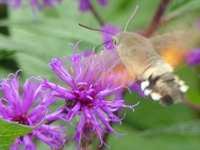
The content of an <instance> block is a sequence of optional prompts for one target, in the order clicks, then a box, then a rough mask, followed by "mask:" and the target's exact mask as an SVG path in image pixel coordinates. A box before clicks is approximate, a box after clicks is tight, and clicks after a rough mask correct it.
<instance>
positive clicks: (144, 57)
mask: <svg viewBox="0 0 200 150" xmlns="http://www.w3.org/2000/svg"><path fill="white" fill-rule="evenodd" d="M136 11H137V9H136ZM136 11H135V12H136ZM135 12H134V13H133V15H132V16H131V18H130V19H129V21H128V22H127V24H126V25H125V28H124V31H123V32H121V33H118V34H117V35H116V36H114V37H113V40H112V41H113V44H114V45H115V47H116V51H117V53H118V55H119V58H120V60H121V63H122V64H120V65H119V66H120V68H121V66H125V69H126V70H127V72H128V74H129V75H130V76H131V77H130V78H131V80H132V82H136V81H140V83H141V84H140V86H141V90H142V91H143V92H144V94H145V95H146V96H149V97H151V98H152V99H153V100H155V101H160V102H161V103H162V104H164V105H170V104H173V103H175V102H180V101H182V102H184V101H185V96H184V94H185V93H186V92H187V90H188V88H189V87H188V86H187V85H186V84H185V82H184V81H183V80H181V79H179V77H178V76H176V75H175V74H174V72H173V68H172V66H171V65H169V64H168V63H167V62H166V61H165V60H164V59H163V58H162V57H161V55H162V53H163V49H166V48H168V47H170V46H175V47H177V48H180V49H185V50H186V49H188V48H189V47H190V45H192V44H194V43H191V41H194V39H199V34H198V36H196V35H195V36H194V33H195V32H184V31H180V32H173V33H167V34H164V35H158V36H154V37H152V38H146V37H144V36H142V35H140V34H138V33H134V32H126V29H127V26H128V24H129V23H130V21H131V20H132V18H133V17H134V15H135ZM79 25H80V26H82V27H84V28H87V29H89V30H94V31H100V32H105V31H102V30H99V29H94V28H90V27H87V26H85V25H82V24H79ZM108 34H110V33H109V32H108ZM184 37H190V39H191V40H188V38H184ZM182 38H184V39H182ZM175 59H176V58H175ZM122 68H123V67H122ZM121 72H122V73H124V71H121ZM128 78H129V77H128ZM130 78H129V79H128V80H130Z"/></svg>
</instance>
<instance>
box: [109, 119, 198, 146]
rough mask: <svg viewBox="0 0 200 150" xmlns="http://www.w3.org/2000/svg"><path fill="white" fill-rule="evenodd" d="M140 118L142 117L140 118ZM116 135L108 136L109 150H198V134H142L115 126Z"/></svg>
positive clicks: (124, 127)
mask: <svg viewBox="0 0 200 150" xmlns="http://www.w3.org/2000/svg"><path fill="white" fill-rule="evenodd" d="M141 119H142V118H141ZM117 131H118V132H119V134H118V135H120V136H116V135H112V136H110V138H109V142H108V146H109V149H111V150H121V149H126V150H134V149H135V150H160V149H161V150H180V149H181V150H198V149H199V146H200V143H199V137H200V136H199V135H198V136H182V135H173V134H172V135H168V136H166V135H159V136H153V135H152V136H144V135H143V134H142V133H143V132H142V131H140V132H139V131H135V130H133V129H131V128H129V127H127V126H124V125H123V126H120V127H117Z"/></svg>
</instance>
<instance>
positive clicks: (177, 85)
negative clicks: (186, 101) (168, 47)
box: [141, 72, 188, 105]
mask: <svg viewBox="0 0 200 150" xmlns="http://www.w3.org/2000/svg"><path fill="white" fill-rule="evenodd" d="M141 89H142V91H143V92H144V95H146V96H149V97H151V98H152V99H153V100H155V101H160V102H161V103H162V104H165V105H170V104H173V103H174V102H178V101H182V100H183V97H184V93H185V92H186V91H187V89H188V86H187V85H185V83H184V82H183V81H182V80H179V79H178V77H176V76H174V74H173V73H171V72H167V73H164V74H161V75H150V76H149V78H148V79H146V80H144V81H142V82H141Z"/></svg>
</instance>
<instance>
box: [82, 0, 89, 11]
mask: <svg viewBox="0 0 200 150" xmlns="http://www.w3.org/2000/svg"><path fill="white" fill-rule="evenodd" d="M90 5H91V2H90V0H79V10H80V11H82V12H85V11H88V10H90Z"/></svg>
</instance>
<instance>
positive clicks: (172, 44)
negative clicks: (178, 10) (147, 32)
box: [150, 30, 200, 67]
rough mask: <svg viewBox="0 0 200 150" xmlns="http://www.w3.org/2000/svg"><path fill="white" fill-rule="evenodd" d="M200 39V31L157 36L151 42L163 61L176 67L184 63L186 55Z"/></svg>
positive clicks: (184, 31) (183, 31)
mask: <svg viewBox="0 0 200 150" xmlns="http://www.w3.org/2000/svg"><path fill="white" fill-rule="evenodd" d="M199 39H200V34H199V31H195V30H187V31H186V30H182V31H172V32H168V33H164V34H160V35H155V36H153V37H152V38H150V41H151V42H152V44H153V47H154V49H155V50H156V51H157V52H158V53H159V54H160V55H161V56H162V57H163V59H165V61H166V62H167V63H169V64H170V65H172V66H174V67H175V66H177V65H178V64H180V62H182V61H183V59H184V56H185V54H186V53H187V52H188V51H189V50H190V49H191V48H193V47H195V45H197V43H198V41H199Z"/></svg>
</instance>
